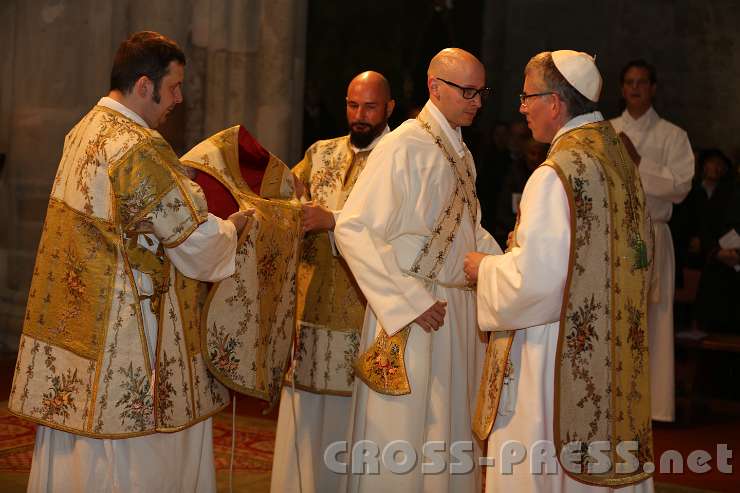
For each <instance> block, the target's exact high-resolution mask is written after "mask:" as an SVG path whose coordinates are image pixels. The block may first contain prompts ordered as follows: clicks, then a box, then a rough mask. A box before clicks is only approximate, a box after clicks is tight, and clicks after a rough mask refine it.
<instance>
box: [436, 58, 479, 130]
mask: <svg viewBox="0 0 740 493" xmlns="http://www.w3.org/2000/svg"><path fill="white" fill-rule="evenodd" d="M485 82H486V71H485V68H484V67H483V64H482V63H481V62H480V60H478V59H477V58H476V57H475V56H474V55H473V54H472V53H469V52H467V51H465V50H462V49H460V48H445V49H444V50H442V51H440V52H439V53H437V54H436V55H434V58H432V61H431V62H429V69H428V70H427V87H428V88H429V99H431V100H432V102H433V103H434V106H436V107H437V109H438V110H439V111H441V112H442V114H443V115H444V116H445V118H447V121H448V122H449V123H450V125H451V126H452V128H457V127H460V126H464V127H465V126H468V125H470V124H471V123H473V119H474V118H475V115H476V114H477V113H478V110H479V109H480V107H481V104H482V101H481V98H482V96H479V95H478V93H477V91H479V90H481V89H484V87H485ZM466 89H474V90H475V91H472V92H471V91H465V90H466ZM464 92H465V93H466V95H467V92H471V95H470V96H469V98H470V99H468V98H465V97H463V93H464ZM484 92H485V91H484Z"/></svg>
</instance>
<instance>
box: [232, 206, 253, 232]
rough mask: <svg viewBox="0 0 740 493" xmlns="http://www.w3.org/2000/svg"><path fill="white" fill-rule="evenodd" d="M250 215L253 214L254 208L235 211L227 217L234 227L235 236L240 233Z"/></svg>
mask: <svg viewBox="0 0 740 493" xmlns="http://www.w3.org/2000/svg"><path fill="white" fill-rule="evenodd" d="M252 215H254V209H244V210H243V211H236V212H235V213H233V214H232V215H230V216H229V217H228V220H229V221H231V222H232V223H233V224H234V227H235V228H236V234H237V236H239V235H240V234H242V231H243V230H244V226H246V225H247V221H248V220H249V218H250V216H252Z"/></svg>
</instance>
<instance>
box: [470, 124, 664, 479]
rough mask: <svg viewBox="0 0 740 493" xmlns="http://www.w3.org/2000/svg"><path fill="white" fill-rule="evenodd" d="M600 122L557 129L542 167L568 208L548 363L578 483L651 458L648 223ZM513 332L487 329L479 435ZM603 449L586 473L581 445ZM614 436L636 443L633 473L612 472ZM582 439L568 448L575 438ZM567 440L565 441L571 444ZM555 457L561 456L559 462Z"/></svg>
mask: <svg viewBox="0 0 740 493" xmlns="http://www.w3.org/2000/svg"><path fill="white" fill-rule="evenodd" d="M626 156H627V153H626V150H625V149H624V148H623V145H622V144H621V142H620V140H619V138H618V137H617V135H616V134H615V132H614V130H613V128H612V127H611V125H610V124H609V123H607V122H597V123H590V124H587V125H584V126H581V127H577V128H575V129H573V130H570V131H567V132H565V133H564V134H563V135H562V136H560V137H559V138H557V139H556V141H555V142H554V143H553V145H552V147H551V149H550V151H549V154H548V159H547V160H546V161H545V162H544V163H543V165H544V166H550V167H552V168H553V169H554V170H555V171H556V172H557V174H558V176H559V178H560V180H561V182H562V184H563V187H564V189H565V192H566V195H567V197H568V203H569V206H570V217H571V240H570V259H569V269H568V277H567V281H566V285H565V292H564V295H563V306H562V310H561V316H560V334H559V337H558V351H557V359H556V364H555V377H554V378H555V403H554V413H555V415H554V420H553V424H554V437H555V449H556V452H557V455H558V458H559V459H562V457H561V455H560V454H561V451H562V450H563V449H564V448H566V449H567V450H566V452H564V453H567V451H572V452H573V453H574V456H575V463H576V464H581V465H583V466H582V468H581V467H580V466H578V467H577V469H574V470H569V469H568V468H567V467H565V466H564V470H565V471H566V473H567V474H569V475H570V476H571V477H573V478H574V479H576V480H577V481H580V482H583V483H587V484H593V485H599V486H610V487H619V486H624V485H627V484H633V483H636V482H639V481H642V480H644V479H646V478H647V477H649V476H650V474H649V473H646V472H643V465H644V464H645V463H647V462H652V460H653V450H652V428H651V420H650V391H649V381H648V366H647V365H648V346H647V345H648V342H647V291H648V289H649V268H648V264H649V261H648V254H649V253H650V254H652V229H651V225H650V218H649V215H648V214H647V212H646V209H645V195H644V193H643V190H642V185H641V183H640V180H639V175H638V173H637V169H636V167H635V165H634V164H633V163H632V161H630V160H629V158H627V157H626ZM512 340H513V331H497V332H492V333H491V339H490V341H489V344H488V349H487V352H486V361H485V368H484V373H483V376H482V380H481V387H480V390H479V392H478V399H477V405H476V411H475V416H474V420H473V430H474V432H475V433H476V435H477V436H478V437H479V438H480V439H481V440H485V439H486V437H487V436H488V434H489V433H490V432H491V429H492V428H493V424H494V420H495V419H496V415H497V410H498V406H499V400H500V397H501V392H502V388H503V385H504V378H505V377H506V375H507V372H508V371H509V368H508V366H509V360H508V355H509V350H510V349H511V344H512ZM594 442H604V443H607V444H608V445H609V447H610V448H609V451H608V452H607V456H608V457H609V460H610V461H611V462H610V464H611V467H610V468H609V470H607V471H605V472H600V473H589V472H588V470H587V467H588V465H589V464H593V463H596V462H597V460H596V459H597V457H596V456H595V455H591V453H590V452H589V444H592V443H594ZM622 442H634V445H635V447H636V451H635V450H633V451H632V453H634V455H635V456H636V458H637V461H638V464H637V465H636V469H635V470H634V471H630V472H624V473H622V472H617V469H616V468H615V465H616V464H619V463H622V462H624V459H623V458H621V457H620V456H619V455H617V446H618V444H620V443H622ZM576 443H578V444H580V446H579V447H575V448H573V445H574V444H576ZM569 444H570V445H569ZM561 463H562V460H561Z"/></svg>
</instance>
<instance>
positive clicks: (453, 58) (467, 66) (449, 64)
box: [427, 48, 485, 79]
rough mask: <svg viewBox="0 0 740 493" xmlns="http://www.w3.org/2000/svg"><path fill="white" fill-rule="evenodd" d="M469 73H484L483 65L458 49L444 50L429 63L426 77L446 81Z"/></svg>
mask: <svg viewBox="0 0 740 493" xmlns="http://www.w3.org/2000/svg"><path fill="white" fill-rule="evenodd" d="M470 71H481V72H485V70H484V69H483V64H482V63H481V62H480V60H478V59H477V58H476V57H475V55H473V54H472V53H470V52H467V51H465V50H463V49H460V48H445V49H444V50H442V51H440V52H439V53H437V54H436V55H434V58H432V61H431V62H429V69H427V75H428V76H429V77H442V78H443V79H447V78H448V77H449V78H454V77H455V76H457V75H459V74H461V73H467V72H470Z"/></svg>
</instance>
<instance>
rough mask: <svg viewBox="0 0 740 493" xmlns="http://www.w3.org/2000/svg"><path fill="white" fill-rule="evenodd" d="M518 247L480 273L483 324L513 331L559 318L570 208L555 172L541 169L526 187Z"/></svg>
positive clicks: (487, 263) (488, 261)
mask: <svg viewBox="0 0 740 493" xmlns="http://www.w3.org/2000/svg"><path fill="white" fill-rule="evenodd" d="M520 207H521V220H520V222H519V227H518V228H517V230H516V231H517V232H516V242H517V246H515V247H514V248H512V249H511V251H510V252H508V253H505V254H504V255H489V256H487V257H485V258H484V259H483V261H482V262H481V264H480V267H479V269H478V288H477V291H478V323H479V325H480V328H481V329H482V330H511V329H523V328H526V327H533V326H536V325H542V324H546V323H550V322H554V321H556V320H558V318H559V317H560V309H561V305H562V299H563V289H564V286H565V280H566V278H567V274H568V256H569V251H570V210H569V207H568V199H567V196H566V194H565V190H564V189H563V185H562V183H561V182H560V178H558V175H557V173H556V172H555V170H553V169H552V168H550V167H549V166H541V167H539V168H537V170H535V172H534V173H533V174H532V176H531V178H530V179H529V181H528V182H527V184H526V186H525V187H524V192H523V194H522V201H521V206H520Z"/></svg>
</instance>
